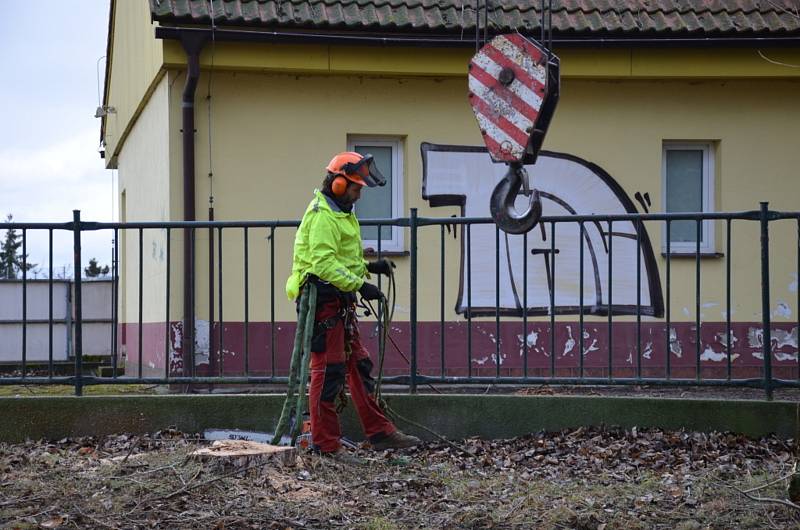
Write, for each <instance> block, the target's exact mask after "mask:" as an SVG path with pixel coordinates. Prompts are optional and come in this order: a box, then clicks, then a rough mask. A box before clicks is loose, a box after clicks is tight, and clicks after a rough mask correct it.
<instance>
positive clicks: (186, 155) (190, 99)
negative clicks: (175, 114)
mask: <svg viewBox="0 0 800 530" xmlns="http://www.w3.org/2000/svg"><path fill="white" fill-rule="evenodd" d="M180 40H181V44H182V45H183V49H184V51H186V62H187V72H186V84H185V85H184V87H183V96H182V98H181V110H182V124H181V126H182V129H181V133H182V136H183V220H184V221H195V220H196V219H195V208H194V204H195V196H194V171H195V165H194V162H195V160H194V133H195V129H194V96H195V91H196V89H197V81H198V79H199V78H200V51H201V50H202V49H203V46H204V45H205V43H206V41H207V40H208V37H207V35H206V34H203V33H188V32H186V33H181V36H180ZM194 251H195V248H194V237H193V229H191V228H184V229H183V342H182V354H183V366H184V371H183V374H182V375H183V376H184V377H187V376H191V377H193V376H194V375H195V364H194V347H195V337H194V332H195V303H194V301H195V300H194V298H195V292H194V287H195V281H194V258H195V252H194Z"/></svg>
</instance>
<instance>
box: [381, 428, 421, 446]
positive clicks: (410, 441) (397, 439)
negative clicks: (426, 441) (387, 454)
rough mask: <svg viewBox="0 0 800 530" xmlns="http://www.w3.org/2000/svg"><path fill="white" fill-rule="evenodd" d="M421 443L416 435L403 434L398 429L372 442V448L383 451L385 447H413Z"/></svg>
mask: <svg viewBox="0 0 800 530" xmlns="http://www.w3.org/2000/svg"><path fill="white" fill-rule="evenodd" d="M421 443H422V440H420V439H419V438H417V437H416V436H411V435H410V434H405V433H402V432H400V431H394V432H393V433H392V434H390V435H388V436H386V437H385V438H382V439H381V440H380V441H378V442H375V443H373V444H372V448H373V449H375V450H376V451H385V450H386V449H404V448H406V447H414V446H415V445H419V444H421Z"/></svg>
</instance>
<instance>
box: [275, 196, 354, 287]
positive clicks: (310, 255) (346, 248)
mask: <svg viewBox="0 0 800 530" xmlns="http://www.w3.org/2000/svg"><path fill="white" fill-rule="evenodd" d="M309 274H314V275H315V276H317V277H318V278H319V279H320V280H323V281H326V282H330V283H331V284H333V286H334V287H336V288H337V289H339V290H341V291H345V292H351V291H356V290H358V289H359V288H360V287H361V285H362V284H363V283H364V277H365V276H367V262H366V261H364V250H363V246H362V243H361V227H360V225H359V224H358V219H357V218H356V215H355V213H352V212H351V213H346V212H343V211H342V210H341V209H339V207H338V206H337V205H336V203H335V202H334V201H333V200H332V199H330V198H328V197H326V196H325V195H323V194H322V192H320V191H319V190H315V191H314V198H313V199H312V200H311V202H310V203H309V205H308V208H306V212H305V214H303V220H302V221H301V222H300V228H298V229H297V235H295V238H294V256H293V258H292V275H291V276H289V279H288V280H286V295H287V296H288V297H289V300H295V299H297V297H298V296H300V288H301V287H302V285H303V282H305V281H306V277H307V276H308V275H309Z"/></svg>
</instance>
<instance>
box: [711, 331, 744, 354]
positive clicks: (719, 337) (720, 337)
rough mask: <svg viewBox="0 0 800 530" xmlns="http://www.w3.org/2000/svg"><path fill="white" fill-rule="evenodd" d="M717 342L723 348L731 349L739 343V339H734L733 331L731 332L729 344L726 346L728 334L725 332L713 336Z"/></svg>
mask: <svg viewBox="0 0 800 530" xmlns="http://www.w3.org/2000/svg"><path fill="white" fill-rule="evenodd" d="M715 337H716V339H717V342H719V343H720V344H722V345H723V346H725V347H727V348H730V349H733V348H735V347H736V343H737V342H739V339H737V338H736V335H734V333H733V330H731V343H730V344H728V332H727V331H720V332H719V333H717V334H716V335H715Z"/></svg>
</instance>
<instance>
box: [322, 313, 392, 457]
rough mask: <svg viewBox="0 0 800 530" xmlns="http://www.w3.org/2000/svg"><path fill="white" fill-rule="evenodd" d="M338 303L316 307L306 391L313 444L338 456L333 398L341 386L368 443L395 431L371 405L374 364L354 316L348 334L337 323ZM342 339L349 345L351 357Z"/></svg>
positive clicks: (338, 432)
mask: <svg viewBox="0 0 800 530" xmlns="http://www.w3.org/2000/svg"><path fill="white" fill-rule="evenodd" d="M341 304H342V301H341V300H340V299H338V298H337V299H334V300H330V301H325V302H323V303H321V304H319V305H318V306H317V313H316V316H315V321H316V322H317V325H316V326H315V333H314V339H313V340H312V345H311V384H310V385H309V390H308V406H309V409H310V410H309V412H310V414H311V441H312V443H313V444H314V446H316V447H317V448H318V449H319V450H320V451H322V452H323V453H328V452H333V451H336V450H337V449H339V447H340V446H341V442H340V441H339V439H340V438H341V436H342V432H341V426H340V424H339V415H338V414H337V413H336V398H337V396H338V395H339V393H340V391H341V390H342V388H343V387H344V384H345V381H346V382H347V387H348V389H349V390H350V398H351V402H352V403H353V405H354V406H355V409H356V413H357V414H358V418H359V419H360V420H361V427H362V428H363V430H364V434H365V435H366V436H367V438H369V439H370V440H371V441H373V442H374V441H377V440H380V439H381V438H383V437H385V436H387V435H390V434H392V433H393V432H395V431H396V430H397V428H396V427H395V426H394V424H392V422H390V421H389V420H388V419H387V418H386V416H385V415H384V414H383V411H381V409H380V407H379V406H378V403H377V402H376V400H375V396H374V391H375V388H374V380H373V379H372V376H371V374H370V372H371V370H372V361H371V360H370V358H369V352H368V351H367V350H366V349H365V348H364V347H363V346H362V344H361V340H360V338H359V333H358V323H357V322H356V321H355V312H353V313H351V315H352V317H351V318H353V322H352V323H351V324H350V326H349V328H350V330H351V331H350V333H346V331H345V321H344V319H343V318H336V317H337V315H340V314H341V309H342V307H341ZM319 323H327V326H325V327H326V328H327V329H320V324H319ZM345 340H347V341H348V342H349V346H350V347H349V351H350V353H349V355H348V354H347V353H346V352H347V349H346V348H345Z"/></svg>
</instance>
